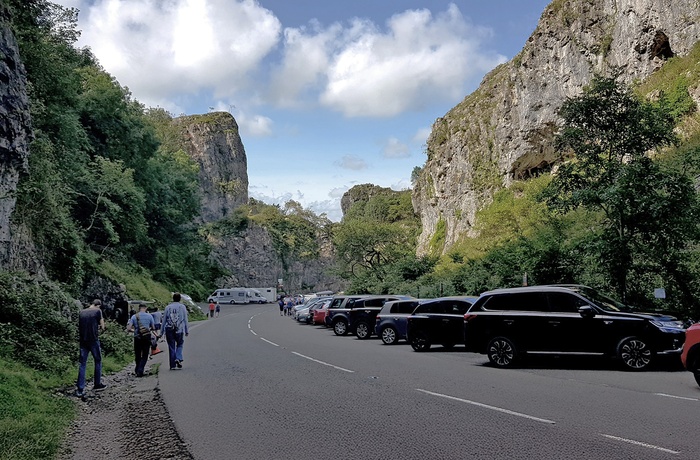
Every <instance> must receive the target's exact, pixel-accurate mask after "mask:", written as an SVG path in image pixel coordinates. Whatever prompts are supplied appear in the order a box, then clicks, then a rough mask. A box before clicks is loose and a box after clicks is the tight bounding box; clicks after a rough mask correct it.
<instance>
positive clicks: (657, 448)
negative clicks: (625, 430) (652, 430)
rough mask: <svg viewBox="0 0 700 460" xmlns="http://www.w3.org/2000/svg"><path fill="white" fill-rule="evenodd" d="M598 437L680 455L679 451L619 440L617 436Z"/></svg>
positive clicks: (630, 440)
mask: <svg viewBox="0 0 700 460" xmlns="http://www.w3.org/2000/svg"><path fill="white" fill-rule="evenodd" d="M600 435H601V436H603V437H605V438H608V439H612V440H614V441H621V442H626V443H629V444H634V445H635V446H640V447H647V448H649V449H654V450H660V451H661V452H666V453H669V454H674V455H678V454H680V452H679V451H676V450H671V449H666V448H664V447H659V446H655V445H653V444H647V443H645V442H639V441H634V440H632V439H625V438H620V437H618V436H612V435H609V434H603V433H600Z"/></svg>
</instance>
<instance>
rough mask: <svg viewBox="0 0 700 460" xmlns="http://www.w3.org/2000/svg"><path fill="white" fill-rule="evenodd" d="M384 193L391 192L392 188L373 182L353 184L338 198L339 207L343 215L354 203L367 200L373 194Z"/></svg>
mask: <svg viewBox="0 0 700 460" xmlns="http://www.w3.org/2000/svg"><path fill="white" fill-rule="evenodd" d="M386 193H393V190H392V189H390V188H386V187H380V186H378V185H373V184H361V185H355V186H353V187H352V188H351V189H350V190H348V191H347V192H345V193H343V196H342V198H341V199H340V209H341V211H343V215H345V214H347V213H348V211H349V210H350V208H352V205H354V204H355V203H358V202H360V201H369V200H370V198H372V197H373V196H377V195H381V194H386Z"/></svg>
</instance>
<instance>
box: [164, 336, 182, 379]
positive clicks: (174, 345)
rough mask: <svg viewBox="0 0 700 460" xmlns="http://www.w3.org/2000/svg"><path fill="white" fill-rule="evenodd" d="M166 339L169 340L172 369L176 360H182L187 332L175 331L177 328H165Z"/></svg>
mask: <svg viewBox="0 0 700 460" xmlns="http://www.w3.org/2000/svg"><path fill="white" fill-rule="evenodd" d="M165 341H166V342H168V354H169V358H170V369H173V368H174V367H175V361H176V360H177V361H182V345H183V343H184V342H185V333H184V332H175V329H165Z"/></svg>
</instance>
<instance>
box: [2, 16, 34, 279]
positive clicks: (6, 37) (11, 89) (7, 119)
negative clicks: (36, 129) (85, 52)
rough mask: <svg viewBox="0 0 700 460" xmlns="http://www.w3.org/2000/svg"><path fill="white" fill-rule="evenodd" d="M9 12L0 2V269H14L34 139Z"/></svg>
mask: <svg viewBox="0 0 700 460" xmlns="http://www.w3.org/2000/svg"><path fill="white" fill-rule="evenodd" d="M8 14H9V13H8V11H7V9H6V8H5V6H4V5H3V4H0V269H7V268H11V259H13V257H12V251H13V249H12V248H13V236H12V233H13V232H12V230H11V226H10V218H11V217H12V212H13V211H14V209H15V204H16V201H17V199H16V191H17V183H18V181H19V178H20V175H21V174H22V173H25V172H26V171H27V166H28V164H27V160H28V157H29V142H30V140H31V125H30V117H29V98H28V96H27V88H26V86H27V80H26V74H25V71H24V66H23V65H22V62H21V61H20V56H19V50H18V48H17V41H16V40H15V37H14V35H13V34H12V31H11V30H10V26H9V16H8ZM14 246H17V244H15V245H14Z"/></svg>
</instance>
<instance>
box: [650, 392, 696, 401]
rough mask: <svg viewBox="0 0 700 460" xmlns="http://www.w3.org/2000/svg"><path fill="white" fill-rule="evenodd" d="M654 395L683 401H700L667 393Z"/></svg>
mask: <svg viewBox="0 0 700 460" xmlns="http://www.w3.org/2000/svg"><path fill="white" fill-rule="evenodd" d="M654 394H655V395H656V396H663V397H665V398H673V399H683V400H685V401H700V399H697V398H688V397H685V396H676V395H667V394H666V393H654Z"/></svg>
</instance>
